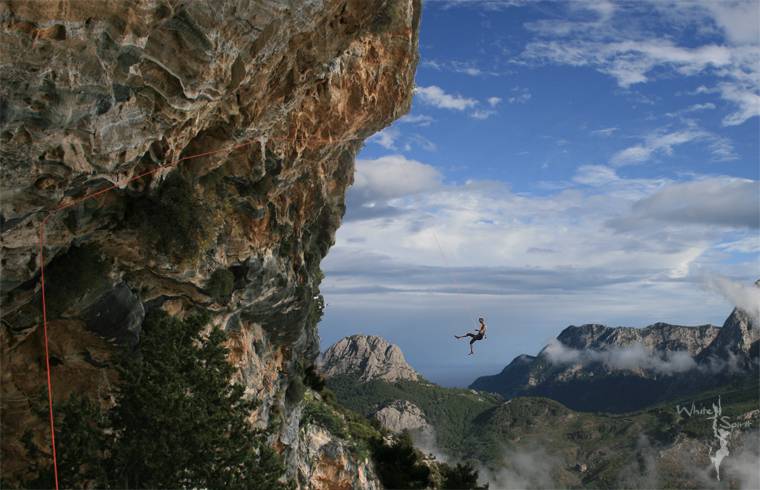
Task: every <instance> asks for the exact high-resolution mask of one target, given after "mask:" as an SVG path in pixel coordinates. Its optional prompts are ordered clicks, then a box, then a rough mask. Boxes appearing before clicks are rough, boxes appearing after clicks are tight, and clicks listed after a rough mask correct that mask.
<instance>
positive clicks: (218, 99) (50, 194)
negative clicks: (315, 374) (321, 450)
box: [0, 0, 420, 481]
mask: <svg viewBox="0 0 760 490" xmlns="http://www.w3.org/2000/svg"><path fill="white" fill-rule="evenodd" d="M419 15H420V5H419V1H418V0H314V1H302V2H270V1H265V0H236V1H232V0H225V1H216V0H198V1H193V2H173V1H164V0H138V1H135V2H105V1H100V0H61V1H58V2H37V1H10V2H5V3H3V4H2V5H1V6H0V20H1V21H2V27H1V29H0V42H2V46H3V50H2V57H0V64H1V65H2V70H0V79H1V80H0V81H1V82H2V83H0V163H1V165H0V167H1V168H2V170H1V172H2V173H1V176H2V177H1V179H0V193H2V196H3V198H2V202H0V228H1V231H2V234H1V240H2V242H1V244H2V278H1V280H0V292H2V305H3V307H2V330H1V331H0V345H1V346H2V364H3V371H2V414H3V415H2V432H3V440H2V459H3V478H4V479H8V481H14V478H17V477H22V476H23V473H24V471H25V470H26V468H27V467H28V465H27V459H26V458H28V455H27V454H26V452H25V451H24V450H23V448H22V445H21V442H20V439H21V436H22V433H23V432H24V431H26V430H29V431H31V433H32V434H33V437H34V438H35V440H36V441H37V442H38V443H39V445H40V446H41V447H46V446H47V445H48V443H47V442H46V438H48V437H49V435H48V434H47V430H46V428H45V427H46V426H45V418H44V417H45V415H44V410H43V411H40V410H38V408H39V406H42V407H44V404H45V403H46V402H45V394H44V391H41V388H42V386H43V385H42V381H43V380H44V377H45V376H44V358H43V356H42V352H43V350H42V337H41V333H40V322H41V314H40V264H41V256H40V254H39V248H38V238H39V237H38V232H39V230H40V225H41V224H42V223H43V221H44V222H45V244H44V261H45V268H46V276H47V271H48V270H50V271H51V274H52V273H53V272H55V270H56V269H58V270H59V271H61V273H60V274H58V276H57V279H56V280H55V281H51V282H50V284H49V287H48V290H47V296H48V297H49V298H52V299H53V300H57V304H56V305H55V307H54V308H52V310H51V309H50V301H51V300H50V299H49V301H48V304H49V313H50V315H49V322H48V323H49V325H48V326H49V330H50V349H51V359H52V365H53V368H52V380H53V386H54V397H55V399H54V403H58V402H61V401H62V400H64V399H66V398H67V397H68V396H69V395H70V394H71V393H73V392H86V393H90V394H94V395H97V396H99V397H101V398H107V393H108V391H109V386H110V384H109V383H110V380H111V379H112V378H111V377H112V375H113V373H111V371H110V370H109V369H108V368H107V366H108V357H109V353H110V352H112V345H113V342H120V343H127V344H129V343H135V342H137V341H138V339H139V334H140V323H141V321H142V318H143V316H144V314H145V312H146V311H150V310H151V309H154V308H162V309H164V310H166V311H168V312H169V313H171V314H174V315H180V316H181V315H185V314H186V313H187V312H190V311H193V310H194V309H198V308H202V309H206V310H211V311H212V313H213V321H214V322H215V323H217V324H220V325H224V326H226V327H227V328H228V330H229V331H230V332H231V334H232V338H231V340H230V348H231V350H232V355H231V362H234V363H235V365H236V366H237V367H238V368H239V379H240V380H241V381H243V382H244V383H245V384H246V385H247V387H248V391H249V393H250V394H251V395H252V396H256V397H257V398H258V399H259V400H260V401H261V402H262V403H261V405H260V407H259V408H258V409H257V411H256V412H255V413H253V414H252V420H254V421H255V422H256V423H257V424H258V425H260V426H262V427H265V426H269V427H274V428H275V435H274V436H273V443H274V444H275V446H276V447H279V448H281V450H282V451H283V452H284V453H285V455H286V457H287V459H288V462H289V464H290V465H291V468H290V469H291V473H292V470H293V468H292V467H293V465H294V464H295V463H294V461H296V460H297V459H298V457H299V456H298V454H300V452H301V451H303V450H305V449H304V448H302V447H301V446H300V443H301V440H300V439H299V438H298V437H289V436H288V434H289V433H292V432H293V428H294V427H296V428H297V427H298V413H299V412H298V410H297V406H291V404H289V403H288V402H287V400H285V397H284V393H285V391H286V388H287V386H288V385H289V384H290V383H291V381H292V380H293V379H294V378H296V377H299V376H300V375H301V373H302V372H303V370H304V369H305V368H306V367H308V366H309V365H310V364H312V363H313V360H314V358H315V356H316V355H317V353H318V342H317V331H316V320H317V318H318V316H319V308H320V306H319V299H318V298H319V282H320V279H321V272H320V270H319V263H320V260H321V259H322V257H324V255H325V254H326V253H327V250H328V249H329V247H330V246H331V244H332V243H333V239H334V238H333V237H334V233H335V230H336V229H337V227H338V226H339V224H340V220H341V217H342V215H343V212H344V209H345V204H344V195H345V191H346V188H347V187H348V186H349V185H350V184H351V182H352V179H353V161H354V156H355V154H356V152H357V150H358V149H359V147H360V146H361V144H362V141H363V140H364V139H365V138H367V137H368V136H369V135H371V134H373V133H374V132H376V131H377V130H379V129H381V128H382V127H384V126H386V125H387V124H389V123H390V122H391V121H393V120H394V119H395V118H397V117H399V116H400V115H402V114H403V113H405V112H406V111H407V110H408V108H409V104H410V101H411V94H412V87H413V76H414V70H415V65H416V62H417V30H418V22H419ZM233 147H235V149H232V148H233ZM208 152H214V153H208ZM200 153H206V154H207V155H206V156H204V157H199V158H193V159H186V158H187V157H190V156H191V155H196V154H200ZM184 159H186V160H184ZM144 173H146V174H147V173H149V175H146V176H145V177H144V178H141V179H139V180H135V181H132V182H130V183H128V184H127V181H128V179H130V178H132V177H135V176H137V175H141V174H144ZM108 186H114V187H115V189H114V190H113V191H111V192H108V193H105V194H102V195H100V196H98V197H97V198H93V199H87V200H84V201H79V199H81V198H82V197H83V196H86V195H87V194H89V193H92V192H95V191H98V190H100V189H103V188H106V187H108ZM61 208H64V209H61ZM85 251H87V253H85ZM218 270H227V271H229V272H231V273H232V274H233V275H234V286H233V287H232V290H231V291H229V294H228V295H227V297H226V299H224V300H221V299H219V297H218V296H216V295H214V294H212V291H211V288H210V287H209V279H210V277H211V275H212V273H213V272H214V271H218ZM83 271H85V272H88V271H89V272H88V273H85V272H83ZM46 279H47V277H46ZM315 471H317V470H315ZM347 471H349V470H347Z"/></svg>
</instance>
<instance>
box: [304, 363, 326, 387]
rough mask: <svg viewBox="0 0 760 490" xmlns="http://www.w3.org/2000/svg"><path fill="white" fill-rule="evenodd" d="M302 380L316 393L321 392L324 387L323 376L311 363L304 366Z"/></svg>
mask: <svg viewBox="0 0 760 490" xmlns="http://www.w3.org/2000/svg"><path fill="white" fill-rule="evenodd" d="M303 380H304V383H306V386H308V387H309V388H311V389H312V390H314V391H316V392H317V393H322V391H323V390H324V389H325V378H324V376H322V375H321V374H319V373H318V372H317V369H316V367H314V365H313V364H312V365H311V366H309V367H308V368H306V371H305V372H304V376H303Z"/></svg>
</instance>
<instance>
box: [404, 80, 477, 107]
mask: <svg viewBox="0 0 760 490" xmlns="http://www.w3.org/2000/svg"><path fill="white" fill-rule="evenodd" d="M414 93H415V94H416V95H417V96H418V97H419V99H420V101H421V102H422V103H423V104H428V105H432V106H434V107H438V108H440V109H453V110H457V111H463V110H465V109H469V108H471V107H475V106H476V105H477V103H478V101H477V100H475V99H471V98H468V97H462V96H460V95H452V94H447V93H446V92H444V91H443V89H441V88H440V87H438V86H436V85H431V86H429V87H415V88H414Z"/></svg>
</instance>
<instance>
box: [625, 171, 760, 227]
mask: <svg viewBox="0 0 760 490" xmlns="http://www.w3.org/2000/svg"><path fill="white" fill-rule="evenodd" d="M759 204H760V186H759V183H758V182H757V181H753V180H746V179H736V178H727V177H712V178H705V179H701V180H695V181H692V182H683V183H677V184H672V185H669V186H667V187H664V188H662V189H660V190H658V191H657V192H655V193H654V194H652V195H650V196H648V197H646V198H644V199H641V200H639V201H637V202H636V203H634V204H633V206H632V208H631V209H632V211H631V214H630V215H628V216H625V217H624V218H621V219H620V220H618V221H615V222H614V223H615V227H617V228H619V229H620V228H636V227H640V226H648V225H647V223H648V222H660V223H669V224H681V225H693V224H698V225H712V226H723V227H730V228H750V229H752V228H760V207H759V206H758V205H759Z"/></svg>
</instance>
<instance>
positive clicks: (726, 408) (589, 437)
mask: <svg viewBox="0 0 760 490" xmlns="http://www.w3.org/2000/svg"><path fill="white" fill-rule="evenodd" d="M328 386H329V387H330V388H331V389H332V390H334V391H335V393H336V395H337V398H338V400H339V401H340V402H341V403H342V404H344V405H345V406H347V407H348V408H350V409H352V410H354V411H357V412H359V413H361V414H364V415H371V414H372V413H373V412H374V411H376V410H377V409H378V408H380V407H381V406H382V405H383V404H384V403H387V402H389V401H392V400H397V399H403V400H408V401H411V402H412V403H415V404H416V405H418V406H419V407H420V408H421V409H422V410H423V411H424V412H425V413H426V414H427V416H428V420H429V421H430V422H431V423H432V425H433V426H434V427H435V428H436V432H437V438H438V445H439V447H440V448H441V449H443V450H444V451H445V452H447V453H449V454H451V455H452V456H455V457H457V458H471V459H477V460H479V461H481V462H482V463H484V464H485V465H486V466H488V467H491V468H493V469H499V468H503V467H504V466H507V467H509V466H510V464H511V459H512V456H513V455H514V454H516V452H517V451H525V450H526V448H528V449H529V450H535V449H536V448H540V451H541V452H542V453H546V454H547V456H548V457H549V459H551V460H552V461H553V463H552V464H551V465H549V466H551V468H552V469H551V472H552V481H554V482H557V483H561V484H563V485H565V486H568V487H586V488H610V487H612V488H614V487H617V486H619V475H620V473H621V470H623V468H624V467H626V466H630V465H631V464H632V462H633V464H635V463H636V462H637V461H638V460H641V459H642V452H641V447H642V446H641V445H642V441H644V440H645V441H646V444H648V445H651V446H655V447H658V448H663V447H668V446H670V445H671V444H673V442H674V441H675V440H676V438H677V437H678V436H679V434H683V435H685V436H687V437H689V438H692V439H698V440H702V441H707V442H713V441H712V437H713V436H712V429H711V426H710V424H709V422H707V421H706V420H705V418H704V417H692V418H688V417H679V416H678V415H677V413H676V409H675V407H676V404H680V405H682V406H690V405H691V403H692V401H693V402H694V403H695V405H696V406H698V407H699V406H708V407H709V406H711V404H712V403H713V402H714V401H715V400H716V398H717V396H718V395H720V396H721V401H722V407H723V414H724V415H727V416H729V417H733V416H735V415H738V414H742V413H746V412H748V411H749V410H752V409H755V408H757V407H758V390H757V384H756V382H753V381H752V380H746V381H744V382H738V383H735V384H733V385H730V386H726V387H723V388H720V389H714V390H710V391H707V392H703V393H700V394H698V395H695V396H692V397H689V398H686V399H681V400H674V401H670V402H667V403H662V404H660V405H657V406H655V407H652V408H649V409H646V410H641V411H637V412H632V413H626V414H604V413H593V412H576V411H573V410H570V409H568V408H567V407H565V406H563V405H562V404H560V403H558V402H556V401H553V400H549V399H546V398H540V397H518V398H514V399H512V400H510V401H508V402H504V401H503V400H502V399H501V398H500V397H498V396H495V395H491V394H486V393H482V392H477V393H473V392H472V391H470V390H462V389H450V388H442V387H440V386H436V385H433V384H430V383H424V382H423V383H417V382H409V381H404V382H400V383H394V384H392V383H387V382H383V381H372V382H369V383H366V384H361V383H359V382H358V381H357V380H356V379H355V378H353V377H350V376H341V377H336V378H333V379H330V380H328ZM610 396H615V394H614V393H610ZM576 462H577V463H585V464H587V465H588V470H587V471H586V472H584V473H580V472H577V471H575V470H574V469H573V465H574V464H575V463H576ZM547 467H548V466H547ZM674 478H675V477H674ZM679 483H680V481H679V480H677V479H676V480H673V481H671V484H673V485H675V486H678V484H679Z"/></svg>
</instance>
